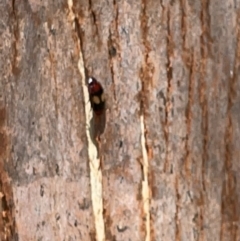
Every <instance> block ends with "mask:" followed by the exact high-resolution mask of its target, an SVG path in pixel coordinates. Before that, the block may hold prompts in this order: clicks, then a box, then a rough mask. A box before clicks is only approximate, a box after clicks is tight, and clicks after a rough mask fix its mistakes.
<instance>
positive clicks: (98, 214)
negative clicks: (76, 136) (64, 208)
mask: <svg viewBox="0 0 240 241" xmlns="http://www.w3.org/2000/svg"><path fill="white" fill-rule="evenodd" d="M68 7H69V10H70V17H71V18H72V21H73V22H74V20H75V22H76V20H77V16H75V14H74V13H73V10H72V7H73V2H72V0H68ZM77 44H78V48H79V61H78V69H79V72H80V74H81V76H82V83H81V84H82V89H83V95H84V103H85V114H86V135H87V140H88V157H89V165H90V179H91V197H92V206H93V212H94V218H95V230H96V240H97V241H104V240H105V228H104V220H103V197H102V172H101V169H100V159H99V158H98V150H97V147H96V145H95V144H94V142H93V140H92V139H91V133H90V132H91V130H90V128H89V126H90V122H91V119H92V118H93V112H92V109H91V104H90V101H89V94H88V89H87V86H86V84H85V81H84V80H85V79H86V75H85V68H84V62H83V61H84V60H83V56H82V48H81V39H80V38H79V39H78V43H77Z"/></svg>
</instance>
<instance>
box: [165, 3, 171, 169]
mask: <svg viewBox="0 0 240 241" xmlns="http://www.w3.org/2000/svg"><path fill="white" fill-rule="evenodd" d="M164 11H167V13H166V14H167V38H166V48H167V52H166V56H167V63H166V69H167V90H166V105H165V122H164V136H165V140H166V158H165V163H164V171H165V172H170V171H171V170H170V169H171V168H170V163H169V162H170V161H169V128H170V113H171V92H172V91H171V84H172V78H173V70H172V63H171V57H172V55H173V46H172V36H171V16H170V14H171V13H170V8H169V7H168V8H167V9H166V8H165V7H164Z"/></svg>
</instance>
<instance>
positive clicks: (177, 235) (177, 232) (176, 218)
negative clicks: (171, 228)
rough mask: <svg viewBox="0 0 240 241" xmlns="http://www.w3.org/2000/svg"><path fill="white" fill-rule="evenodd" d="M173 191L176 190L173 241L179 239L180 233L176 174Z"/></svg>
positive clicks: (178, 240)
mask: <svg viewBox="0 0 240 241" xmlns="http://www.w3.org/2000/svg"><path fill="white" fill-rule="evenodd" d="M175 191H176V201H175V203H176V213H175V225H176V232H175V241H180V240H181V233H180V231H181V230H180V226H179V217H178V215H179V204H180V194H179V188H178V175H176V179H175Z"/></svg>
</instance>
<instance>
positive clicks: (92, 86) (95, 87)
mask: <svg viewBox="0 0 240 241" xmlns="http://www.w3.org/2000/svg"><path fill="white" fill-rule="evenodd" d="M101 89H102V86H101V84H100V83H99V82H98V81H97V80H96V79H95V78H93V77H90V78H89V79H88V91H89V93H90V94H95V93H97V92H98V91H100V90H101Z"/></svg>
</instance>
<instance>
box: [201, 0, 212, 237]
mask: <svg viewBox="0 0 240 241" xmlns="http://www.w3.org/2000/svg"><path fill="white" fill-rule="evenodd" d="M208 1H209V0H202V8H201V24H202V34H201V37H200V48H201V50H200V52H201V77H200V78H201V80H200V86H199V98H200V100H199V102H200V108H201V112H202V122H201V129H202V146H203V147H202V190H201V193H200V199H201V201H200V203H201V207H200V224H199V225H200V228H201V227H203V224H204V213H203V212H204V209H205V207H204V205H205V200H204V195H205V191H206V185H205V169H206V168H207V166H206V162H207V160H208V140H209V136H208V96H207V87H206V80H205V78H206V74H207V58H208V54H209V51H210V49H209V40H210V39H209V36H210V29H209V28H208V25H209V24H210V22H209V17H208V14H207V12H208V6H209V2H208ZM201 239H202V240H204V231H203V230H202V231H201Z"/></svg>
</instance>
